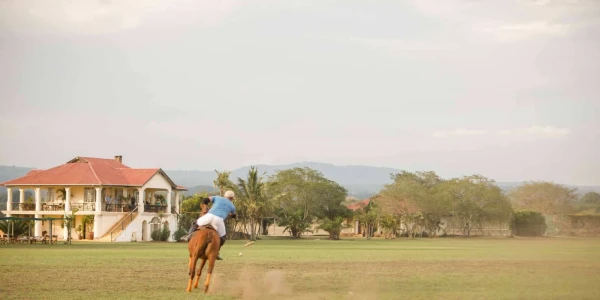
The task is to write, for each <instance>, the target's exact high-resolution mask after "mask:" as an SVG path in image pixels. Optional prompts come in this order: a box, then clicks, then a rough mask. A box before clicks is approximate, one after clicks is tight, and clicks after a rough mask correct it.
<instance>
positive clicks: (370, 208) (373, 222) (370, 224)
mask: <svg viewBox="0 0 600 300" xmlns="http://www.w3.org/2000/svg"><path fill="white" fill-rule="evenodd" d="M379 215H380V207H379V205H378V204H376V203H375V202H374V201H373V200H371V201H369V203H368V204H367V205H365V206H364V207H362V208H361V209H359V210H357V212H356V215H355V216H356V218H357V219H358V222H359V223H360V224H361V226H362V227H363V228H364V231H363V232H364V234H365V237H366V238H367V240H370V239H371V237H373V234H374V233H375V228H376V226H377V223H378V222H379Z"/></svg>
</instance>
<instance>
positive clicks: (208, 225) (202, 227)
mask: <svg viewBox="0 0 600 300" xmlns="http://www.w3.org/2000/svg"><path fill="white" fill-rule="evenodd" d="M202 229H212V230H214V231H217V229H216V228H214V227H212V225H210V224H206V225H202V226H199V227H198V228H196V231H198V230H202Z"/></svg>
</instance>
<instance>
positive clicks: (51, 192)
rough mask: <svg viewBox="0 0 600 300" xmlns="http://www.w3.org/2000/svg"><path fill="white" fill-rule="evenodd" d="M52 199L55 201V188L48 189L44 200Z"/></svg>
mask: <svg viewBox="0 0 600 300" xmlns="http://www.w3.org/2000/svg"><path fill="white" fill-rule="evenodd" d="M52 201H54V189H53V188H48V189H46V195H45V197H44V200H43V201H42V202H52Z"/></svg>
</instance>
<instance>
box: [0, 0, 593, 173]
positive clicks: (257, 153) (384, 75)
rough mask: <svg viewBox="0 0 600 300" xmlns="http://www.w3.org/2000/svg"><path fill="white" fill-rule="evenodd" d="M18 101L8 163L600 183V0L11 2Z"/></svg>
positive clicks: (6, 62) (5, 32)
mask: <svg viewBox="0 0 600 300" xmlns="http://www.w3.org/2000/svg"><path fill="white" fill-rule="evenodd" d="M142 3H145V4H142ZM0 99H1V109H0V140H1V141H2V147H0V164H4V165H17V166H27V167H38V168H48V167H52V166H55V165H58V164H62V163H64V162H66V161H68V160H69V159H71V158H73V157H75V156H95V157H112V156H114V155H123V156H124V162H125V163H126V164H128V165H130V166H132V167H161V168H163V169H167V170H168V169H198V170H212V169H215V168H217V169H234V168H237V167H240V166H243V165H250V164H263V163H264V164H282V163H293V162H299V161H317V162H326V163H333V164H338V165H346V164H358V165H372V166H386V167H394V168H401V169H406V170H410V171H414V170H434V171H436V172H438V173H439V174H440V175H442V176H444V177H450V176H460V175H467V174H474V173H479V174H482V175H485V176H488V177H491V178H494V179H496V180H497V181H519V180H552V181H556V182H560V183H566V184H580V185H600V155H599V154H600V121H599V120H600V118H599V113H600V1H597V0H587V1H586V0H579V1H577V0H554V1H553V0H545V1H543V0H537V1H536V0H497V1H493V0H487V1H475V0H464V1H459V0H444V1H438V0H412V1H400V0H394V1H383V0H379V1H349V0H339V1H326V0H315V1H306V0H303V1H290V0H286V1H265V0H263V1H233V0H228V1H216V0H210V1H208V0H207V1H198V0H193V1H192V0H189V1H183V0H169V1H159V0H151V1H138V0H130V1H125V0H119V1H113V0H104V1H91V0H90V1H84V0H79V1H59V0H55V1H29V0H3V1H0Z"/></svg>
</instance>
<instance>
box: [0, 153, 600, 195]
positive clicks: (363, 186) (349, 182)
mask: <svg viewBox="0 0 600 300" xmlns="http://www.w3.org/2000/svg"><path fill="white" fill-rule="evenodd" d="M255 167H257V168H258V170H259V172H260V173H266V174H267V175H273V174H275V173H276V172H277V171H278V170H285V169H289V168H295V167H309V168H312V169H315V170H318V171H320V172H321V173H323V175H324V176H325V177H327V178H328V179H330V180H333V181H335V182H337V183H339V184H341V185H342V186H344V187H345V188H346V189H347V190H348V194H349V196H353V197H356V198H359V199H363V198H367V197H369V196H372V195H374V194H376V193H377V192H379V191H380V190H381V189H382V188H383V186H384V185H385V184H388V183H391V182H392V179H391V177H390V174H392V173H397V172H400V171H401V170H400V169H393V168H383V167H371V166H359V165H353V166H336V165H332V164H326V163H317V162H301V163H294V164H288V165H255ZM249 169H250V167H249V166H245V167H241V168H238V169H235V170H231V175H230V178H231V179H232V180H233V181H237V178H238V177H239V178H246V175H247V174H248V170H249ZM30 170H31V168H24V167H15V166H0V182H4V181H7V180H11V179H14V178H18V177H21V176H24V175H25V174H27V172H29V171H30ZM219 171H222V170H219ZM165 172H166V173H167V175H168V176H169V177H170V178H171V179H172V180H173V181H174V182H176V183H177V184H179V185H182V186H185V187H187V188H188V189H189V191H188V192H187V194H194V193H200V192H203V191H207V192H214V191H216V189H215V187H214V185H213V180H215V178H216V176H217V174H216V172H215V171H214V170H213V171H196V170H188V171H183V170H165ZM497 184H498V186H500V187H501V188H502V189H504V190H510V189H512V188H514V187H516V186H518V185H520V184H521V182H498V183H497ZM570 187H575V188H577V189H578V192H579V193H580V194H584V193H586V192H589V191H596V192H600V186H570ZM5 194H6V191H5V189H4V188H1V189H0V199H2V198H4V197H5Z"/></svg>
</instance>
